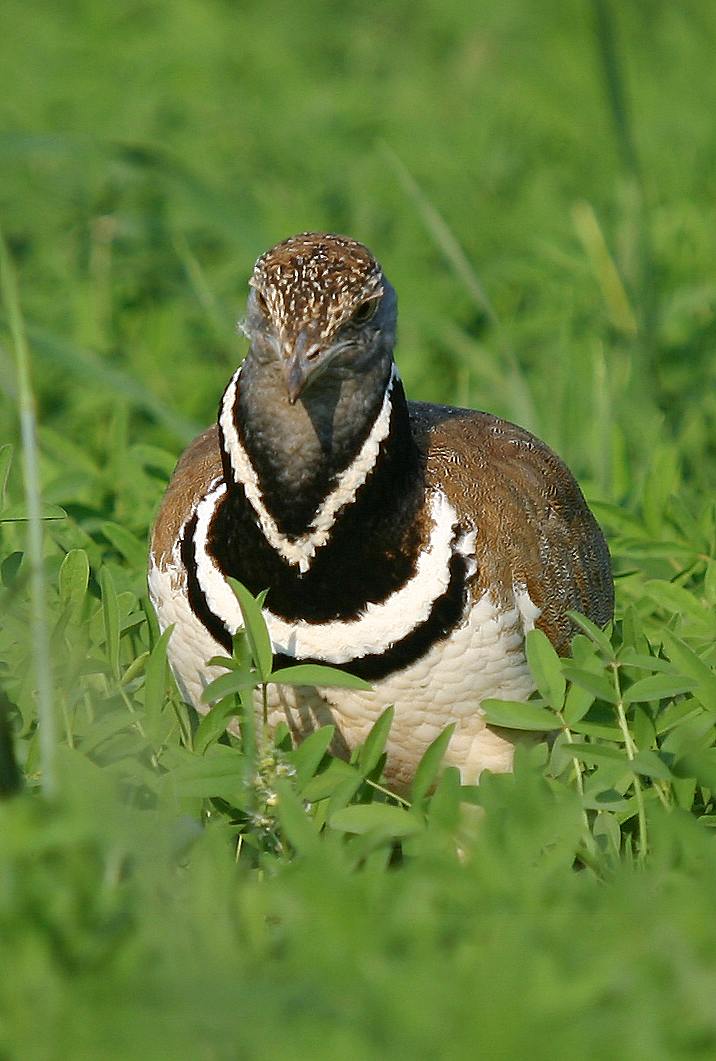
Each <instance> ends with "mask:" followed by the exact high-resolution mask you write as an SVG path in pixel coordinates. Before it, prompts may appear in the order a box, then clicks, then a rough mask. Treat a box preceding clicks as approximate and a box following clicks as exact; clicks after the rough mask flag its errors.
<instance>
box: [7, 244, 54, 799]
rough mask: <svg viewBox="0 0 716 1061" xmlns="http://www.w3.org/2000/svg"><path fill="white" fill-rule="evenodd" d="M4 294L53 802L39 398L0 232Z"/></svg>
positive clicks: (44, 755)
mask: <svg viewBox="0 0 716 1061" xmlns="http://www.w3.org/2000/svg"><path fill="white" fill-rule="evenodd" d="M0 292H1V294H2V301H3V302H4V304H5V307H6V310H7V315H8V320H9V322H10V332H11V334H12V339H13V344H14V347H15V362H16V366H17V392H18V406H19V413H20V430H21V435H22V467H23V479H24V487H25V504H26V506H27V553H28V558H29V562H30V608H31V631H32V653H33V659H34V664H35V680H36V684H37V713H38V719H39V730H40V758H41V763H42V789H43V792H44V793H45V795H46V796H48V797H50V798H52V797H54V796H55V795H56V794H57V773H56V747H57V732H56V730H57V727H56V721H55V710H54V697H53V691H52V677H51V674H50V645H49V637H48V634H47V616H46V602H45V571H44V540H43V539H44V535H43V527H42V505H41V492H40V476H39V470H38V462H37V442H36V437H35V398H34V395H33V393H32V386H31V383H30V357H29V351H28V346H27V339H26V337H25V327H24V322H23V319H22V312H21V310H20V299H19V295H18V290H17V280H16V277H15V270H14V268H13V264H12V261H11V259H10V255H9V253H8V250H7V247H6V245H5V240H4V238H3V235H2V231H0Z"/></svg>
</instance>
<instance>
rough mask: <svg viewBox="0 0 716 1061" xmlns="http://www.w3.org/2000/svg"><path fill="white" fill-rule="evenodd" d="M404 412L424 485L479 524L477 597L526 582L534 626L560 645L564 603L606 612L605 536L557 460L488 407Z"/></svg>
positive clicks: (609, 586) (600, 619)
mask: <svg viewBox="0 0 716 1061" xmlns="http://www.w3.org/2000/svg"><path fill="white" fill-rule="evenodd" d="M410 414H411V420H412V422H413V430H414V432H415V435H416V438H417V439H418V441H419V444H420V445H421V447H422V449H423V452H424V453H425V456H426V469H427V478H428V482H429V483H432V484H434V485H440V486H441V487H442V488H443V489H444V490H445V492H446V494H447V495H448V497H449V498H450V500H451V502H452V503H453V505H455V507H456V508H457V511H458V512H460V513H464V515H465V517H466V518H469V519H471V520H473V521H474V525H475V526H476V528H477V547H476V553H477V562H478V578H477V583H476V586H475V592H476V595H478V596H479V595H481V594H482V593H483V592H485V590H486V589H487V588H488V587H490V588H491V590H492V592H493V594H494V595H495V596H497V597H498V598H499V597H500V596H502V595H504V598H505V600H508V599H509V597H510V595H511V594H512V592H513V586H514V585H524V586H526V587H527V590H528V592H529V595H530V598H531V599H532V601H533V602H534V604H535V605H536V606H537V607H538V608H539V609H540V611H541V614H540V618H539V619H538V621H537V626H538V627H540V628H541V629H542V630H544V632H545V633H546V634H547V636H548V637H549V639H550V641H551V642H552V644H553V645H554V646H555V648H556V649H557V651H558V652H565V651H566V650H567V648H568V646H569V641H570V639H571V637H572V636H573V634H574V633H575V629H574V624H573V623H571V622H570V620H569V619H568V617H567V615H566V612H567V611H568V610H570V609H571V610H574V611H579V612H582V614H584V615H586V616H587V617H588V618H590V619H592V620H593V621H594V622H595V623H597V624H598V625H600V626H603V625H604V623H606V622H607V621H608V620H609V619H611V617H612V614H613V610H614V583H613V580H612V573H611V564H610V560H609V552H608V550H607V545H606V542H605V540H604V535H603V534H602V532H601V530H600V528H599V526H598V524H597V522H596V520H595V519H594V516H593V515H592V513H591V512H590V510H589V508H588V507H587V503H586V501H585V500H584V496H583V495H582V492H581V490H580V489H579V486H578V485H577V483H576V482H575V480H574V477H573V476H572V474H571V473H570V471H569V469H568V468H567V467H566V466H565V464H564V463H563V462H562V461H561V460H560V459H559V457H557V456H556V455H555V454H554V453H552V451H551V450H550V449H549V448H548V447H547V446H545V444H544V443H543V442H540V441H539V439H537V438H535V437H534V436H533V435H531V434H530V433H529V432H528V431H525V430H523V429H522V428H519V427H516V426H515V425H514V424H511V423H509V422H508V421H506V420H501V419H499V418H498V417H495V416H490V415H489V414H488V413H481V412H471V411H469V410H465V409H453V408H450V407H448V406H436V405H428V404H424V403H420V402H411V403H410Z"/></svg>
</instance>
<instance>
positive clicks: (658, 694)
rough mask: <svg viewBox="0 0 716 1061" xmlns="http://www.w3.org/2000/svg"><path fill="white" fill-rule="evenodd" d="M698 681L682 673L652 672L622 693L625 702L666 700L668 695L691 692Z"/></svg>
mask: <svg viewBox="0 0 716 1061" xmlns="http://www.w3.org/2000/svg"><path fill="white" fill-rule="evenodd" d="M696 684H697V683H696V682H695V681H694V679H693V678H684V677H683V676H682V675H680V674H652V675H650V676H649V677H648V678H640V679H639V681H638V682H634V684H633V685H632V686H630V688H629V689H627V690H626V691H625V692H623V693H622V698H623V700H624V703H625V704H633V703H635V702H637V701H638V702H641V703H643V702H644V701H646V700H665V699H666V698H667V697H672V696H678V695H679V694H680V693H689V692H691V690H692V689H693V688H694V686H695V685H696Z"/></svg>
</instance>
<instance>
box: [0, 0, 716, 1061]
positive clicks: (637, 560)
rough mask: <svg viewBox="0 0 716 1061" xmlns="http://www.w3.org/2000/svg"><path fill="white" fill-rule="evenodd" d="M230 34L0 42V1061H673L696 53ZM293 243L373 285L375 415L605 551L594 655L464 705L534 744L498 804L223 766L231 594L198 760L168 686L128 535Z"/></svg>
mask: <svg viewBox="0 0 716 1061" xmlns="http://www.w3.org/2000/svg"><path fill="white" fill-rule="evenodd" d="M274 7H275V12H274V13H275V16H276V23H275V27H273V28H270V27H267V25H266V18H265V13H264V12H263V11H261V10H259V8H258V7H257V9H256V11H255V12H254V11H251V10H248V6H247V9H246V10H238V6H237V7H234V6H232V5H230V4H228V3H226V4H222V3H218V2H217V3H211V4H209V3H205V2H203V0H182V2H180V3H174V4H170V3H168V2H162V0H156V2H154V3H150V4H143V5H142V4H138V3H137V4H131V5H127V6H126V9H125V7H124V6H122V8H121V9H120V8H118V7H115V5H106V4H102V3H99V4H97V3H95V4H89V3H84V2H80V0H77V2H75V3H72V4H68V5H54V4H50V3H49V0H47V2H44V0H34V2H33V3H32V4H30V5H28V4H20V3H14V2H11V3H9V4H8V5H7V9H6V12H5V13H4V18H5V20H6V22H7V25H8V32H7V33H5V34H4V35H3V37H4V39H3V41H2V43H0V60H1V61H2V64H3V67H4V68H5V70H6V78H7V80H8V83H12V84H13V85H15V87H16V91H15V93H14V95H13V100H17V102H13V100H8V101H6V110H7V115H8V122H7V123H6V127H7V130H8V131H7V132H6V133H4V134H3V135H2V136H0V170H1V178H2V179H1V186H2V200H1V202H0V222H1V224H2V232H3V240H2V247H1V254H2V257H1V259H0V270H1V272H0V285H1V289H2V290H1V295H2V320H1V321H0V327H1V332H0V340H1V345H0V386H2V388H3V391H4V393H5V394H6V395H7V397H8V401H7V402H6V403H5V404H4V405H3V406H2V407H0V424H1V425H2V428H1V432H2V438H3V439H7V440H8V441H7V443H5V444H3V445H2V446H0V607H1V609H2V617H3V621H2V627H1V628H0V797H2V798H0V1061H15V1059H16V1058H17V1059H19V1058H22V1059H23V1061H33V1059H38V1061H44V1059H46V1058H65V1057H72V1058H73V1061H83V1059H87V1061H90V1059H91V1061H98V1059H101V1061H111V1059H115V1058H116V1059H117V1061H120V1059H122V1061H124V1059H125V1058H128V1057H131V1058H133V1059H134V1058H136V1059H139V1061H141V1059H143V1058H147V1059H152V1061H153V1059H155V1058H157V1057H159V1056H171V1057H173V1058H176V1059H177V1061H182V1059H183V1058H186V1059H187V1061H188V1059H192V1061H194V1059H200V1058H206V1059H208V1061H223V1059H227V1061H228V1059H233V1058H244V1057H245V1058H279V1057H280V1058H281V1059H282V1061H283V1059H291V1058H296V1059H303V1058H305V1057H313V1058H318V1059H320V1058H324V1057H325V1058H328V1057H333V1056H346V1057H350V1056H359V1057H365V1058H375V1059H376V1061H378V1059H380V1061H385V1059H391V1058H401V1059H402V1058H405V1057H414V1058H418V1059H419V1058H426V1059H428V1058H435V1057H440V1058H446V1059H451V1058H455V1059H458V1058H459V1059H463V1058H465V1059H467V1058H473V1057H475V1056H480V1057H484V1058H486V1059H490V1058H496V1059H497V1058H513V1057H522V1056H530V1057H532V1058H537V1059H539V1058H545V1059H547V1058H549V1059H550V1061H551V1059H555V1061H559V1059H560V1058H567V1057H573V1056H580V1057H584V1058H594V1059H595V1061H596V1059H599V1061H604V1059H608V1058H625V1059H626V1058H629V1059H630V1061H639V1059H642V1058H643V1059H644V1061H647V1059H648V1061H660V1059H664V1061H666V1059H669V1061H671V1059H681V1058H684V1059H701V1058H703V1059H712V1058H715V1057H716V1005H714V999H716V921H715V919H714V916H713V911H714V909H715V908H716V847H715V846H714V836H713V828H714V824H715V823H716V807H715V803H714V792H716V544H715V543H716V508H715V506H714V502H713V495H714V437H716V398H715V394H716V391H715V390H714V386H713V384H714V358H713V352H714V337H715V336H716V316H715V312H716V279H715V278H714V272H713V246H714V239H715V237H716V216H715V214H714V205H713V195H712V184H713V182H712V174H713V160H714V158H716V140H715V138H714V137H715V134H714V128H713V113H714V110H715V109H716V99H714V98H713V96H714V95H715V94H716V86H714V85H713V78H712V76H710V75H711V68H712V61H713V59H712V57H713V48H714V43H715V42H716V41H715V38H716V22H715V21H714V17H713V15H712V14H706V13H705V11H704V9H703V8H702V5H701V4H700V3H698V2H696V0H693V2H684V3H683V4H680V5H671V4H666V3H664V4H662V3H658V2H655V3H653V4H651V5H639V4H636V3H634V4H625V5H622V6H621V7H620V10H619V15H620V18H619V22H618V24H617V23H615V22H614V21H613V20H612V18H611V16H610V13H609V12H610V9H609V5H608V4H606V3H604V2H600V0H594V2H593V3H592V4H586V3H585V4H584V5H582V4H573V3H568V2H567V0H561V2H560V3H557V4H554V5H543V6H542V7H539V9H538V8H537V6H536V5H530V4H528V3H523V2H518V0H514V3H512V4H507V5H505V4H503V3H498V2H497V0H495V2H494V3H486V4H484V5H483V8H484V10H483V11H482V12H481V21H479V22H476V21H475V15H474V13H473V11H472V7H469V6H468V5H466V4H465V3H464V2H463V0H452V2H448V3H443V2H441V3H439V4H438V3H435V4H432V3H428V4H425V5H424V7H423V8H421V12H420V14H413V13H411V17H410V18H408V17H407V16H408V13H409V11H408V7H407V5H403V4H400V3H396V4H395V5H393V6H392V7H390V9H389V10H387V11H386V10H385V5H380V7H379V6H378V5H370V4H369V5H368V7H369V8H370V11H369V12H367V13H365V12H363V11H362V9H361V10H359V9H358V8H357V7H355V6H354V5H352V4H346V5H341V6H340V8H339V7H337V6H334V5H330V4H328V3H322V2H320V0H311V3H309V4H308V5H307V7H308V9H309V12H310V14H311V15H312V21H311V22H310V26H309V24H308V22H307V19H306V13H305V11H303V10H301V11H299V10H298V6H296V5H291V4H289V3H288V2H285V3H279V2H277V3H276V4H275V5H274ZM294 7H295V10H294ZM547 8H549V10H547ZM647 8H648V11H647ZM410 10H411V12H412V5H411V9H410ZM62 12H64V14H63V13H62ZM80 26H81V32H80V30H79V29H78V27H80ZM246 42H250V44H247V43H246ZM316 42H318V54H319V59H318V60H317V59H316V54H317V53H316ZM620 42H621V43H620ZM236 48H239V49H240V54H239V55H237V54H236ZM623 55H626V56H627V57H628V61H627V62H626V63H625V62H624V60H623V58H622V56H623ZM68 56H69V57H71V58H72V60H73V61H72V62H66V61H65V60H66V59H67V57H68ZM666 67H668V69H669V75H670V76H669V78H668V79H665V78H664V77H663V76H662V73H661V72H662V71H663V69H664V68H666ZM60 69H61V70H62V74H63V80H62V84H61V86H60V84H59V82H58V81H57V74H58V70H60ZM699 72H700V73H701V74H702V75H703V76H702V77H699ZM600 76H601V77H602V81H600ZM118 85H119V86H121V88H122V91H121V92H118V90H117V86H118ZM256 85H261V86H262V87H263V91H262V92H260V93H257V92H255V86H256ZM695 85H698V89H697V88H696V87H695ZM376 86H379V88H380V105H378V102H377V101H376V100H375V99H374V98H373V97H372V96H371V92H373V91H375V90H376ZM709 94H710V96H711V98H709ZM307 143H310V150H307V149H306V144H307ZM278 145H281V146H280V149H279V146H278ZM217 174H220V176H218V177H217ZM705 176H706V179H704V178H705ZM318 227H321V228H325V229H328V230H338V231H345V232H349V233H350V234H351V235H354V236H356V237H358V238H360V239H362V240H365V242H366V243H367V244H368V245H369V246H371V247H372V248H373V249H374V250H375V251H376V253H377V254H378V256H379V257H380V258H381V260H383V261H384V264H385V266H386V271H388V272H389V273H390V275H391V276H392V277H393V278H394V282H395V285H396V287H397V289H398V291H399V293H400V295H401V325H402V327H401V342H400V345H399V348H398V359H399V362H400V366H401V371H402V374H403V377H404V379H405V381H406V389H407V390H408V391H409V392H410V394H411V396H413V397H416V398H434V399H437V400H447V401H451V402H455V403H460V404H469V405H474V406H481V407H485V408H489V409H490V410H491V411H494V412H496V413H499V414H501V415H505V416H507V417H508V418H509V419H512V420H515V421H517V422H519V423H522V424H524V425H525V426H526V427H528V428H529V429H531V430H533V431H535V432H536V433H537V434H539V435H540V436H541V437H543V438H545V440H546V441H547V442H548V443H549V444H550V445H551V446H553V447H554V448H555V449H557V450H558V451H559V452H560V453H561V454H562V455H563V456H564V458H565V459H566V460H567V462H568V463H569V464H570V466H571V467H572V468H573V469H574V471H575V473H576V474H577V476H578V478H579V479H580V482H581V483H582V485H583V486H584V489H585V492H586V494H587V496H588V498H589V499H590V502H591V503H592V504H593V507H594V510H595V512H596V513H597V515H598V517H599V519H600V521H601V522H602V524H603V526H604V527H605V529H606V530H607V531H608V532H609V535H610V547H611V550H612V555H613V558H614V565H615V570H616V574H617V620H616V622H615V625H614V628H613V629H610V630H607V631H604V632H603V631H600V630H598V629H597V628H595V627H594V626H592V625H590V624H589V623H587V622H583V623H582V629H581V633H580V634H579V635H578V636H577V638H576V639H575V641H574V643H573V646H572V655H571V658H569V659H565V660H560V659H558V658H557V656H556V655H555V654H554V652H553V651H552V649H551V648H550V646H549V644H548V642H547V641H546V639H545V638H544V637H543V636H541V635H540V634H539V633H538V632H535V633H533V634H532V635H530V638H529V645H528V647H529V655H530V663H531V666H532V669H533V673H534V676H535V680H536V683H537V685H538V693H537V694H536V695H535V697H534V698H533V700H532V701H530V703H529V704H526V705H518V704H508V703H499V702H496V701H495V702H492V703H491V704H489V705H488V710H489V713H490V719H491V721H492V722H493V723H495V724H497V725H502V726H508V727H509V726H516V727H518V728H521V729H524V728H527V729H533V730H535V731H542V730H545V729H549V730H551V731H552V732H553V733H554V738H553V739H552V740H551V741H550V742H549V743H548V744H544V743H543V744H540V745H538V746H536V747H534V748H531V749H529V750H522V751H521V753H520V754H519V755H518V758H517V763H516V768H515V772H514V774H513V775H511V776H491V775H484V776H483V778H482V779H481V781H480V784H479V785H478V786H474V787H466V786H461V785H460V782H459V778H458V776H457V774H456V772H455V771H453V770H447V771H445V770H441V767H440V758H441V753H442V748H443V746H444V742H445V740H446V738H447V736H448V734H444V735H443V737H441V738H439V739H438V741H436V743H435V745H434V746H433V747H432V748H431V749H430V751H429V752H428V753H427V754H426V756H425V758H424V759H423V762H422V763H421V766H420V768H419V770H418V772H417V774H416V777H415V780H414V783H413V786H412V789H411V791H410V792H408V793H406V795H405V797H404V798H400V799H398V798H395V797H393V796H391V794H390V793H389V792H388V791H387V790H386V789H385V788H384V786H383V785H382V784H381V766H382V751H383V746H384V742H385V739H386V734H387V732H388V728H389V726H390V722H391V717H390V712H387V713H386V714H385V715H384V716H383V717H382V718H381V719H380V720H379V721H378V722H377V723H376V726H375V727H374V730H373V732H372V733H371V735H370V737H369V739H368V740H367V741H366V743H365V745H364V746H363V747H362V748H360V749H358V750H357V751H356V752H355V754H354V755H353V757H352V759H351V761H350V762H349V763H344V762H340V761H338V760H334V759H332V758H331V757H330V756H329V755H328V754H327V752H326V749H327V747H328V745H329V743H330V738H331V732H330V729H328V728H327V729H324V730H320V731H318V732H317V733H316V734H314V735H313V736H312V737H311V738H310V739H309V740H308V741H306V742H305V743H304V744H303V745H301V746H300V747H299V748H296V749H293V748H291V746H290V742H289V741H288V738H287V734H286V733H278V734H276V735H275V737H274V739H273V740H271V741H269V740H268V739H267V738H266V736H265V735H264V734H263V733H262V731H261V727H260V726H259V727H253V726H247V724H246V722H244V727H243V738H242V740H239V739H238V738H235V737H233V736H229V737H227V736H226V735H225V734H224V727H225V723H226V721H227V719H228V718H229V717H231V715H232V714H238V715H239V716H240V717H243V714H244V712H243V705H245V703H246V699H247V695H248V690H249V689H250V688H251V687H252V686H261V685H262V684H265V683H266V682H269V681H271V680H272V679H273V678H274V677H277V678H280V677H281V676H280V675H276V676H274V675H273V674H272V671H271V667H272V661H271V656H270V651H268V645H267V641H266V633H265V629H264V628H263V626H262V623H261V620H260V614H259V610H258V608H257V605H256V602H255V601H254V600H253V599H252V598H250V597H248V596H247V595H246V594H245V593H243V591H242V589H241V587H237V593H238V594H239V595H240V601H241V604H242V608H243V610H244V615H245V619H246V624H247V634H246V636H243V637H241V638H239V639H238V640H237V643H236V645H235V654H234V655H235V665H234V669H232V671H231V672H230V673H229V674H228V675H227V676H226V678H222V679H220V680H219V682H218V683H216V684H215V686H214V687H213V689H212V692H211V697H210V700H211V703H212V706H211V710H210V711H209V713H208V714H207V715H206V716H205V717H204V718H203V719H202V720H201V721H199V720H198V719H197V718H195V717H192V716H191V715H190V714H189V713H188V712H187V709H186V707H185V705H183V704H182V702H181V701H180V699H179V698H178V696H177V694H176V692H175V690H174V689H173V686H172V683H171V681H170V679H169V675H168V673H167V667H166V639H165V638H164V637H159V635H158V631H157V627H156V621H155V619H154V617H153V615H152V613H151V610H150V608H149V606H148V603H147V595H146V584H145V566H146V543H147V536H148V528H149V526H150V523H151V521H152V518H153V516H154V513H155V511H156V506H157V504H158V500H159V497H160V495H161V492H162V489H163V485H164V483H165V482H166V480H167V478H168V476H169V474H170V472H171V469H172V467H173V464H174V461H175V458H176V455H177V453H178V451H179V450H180V449H181V448H182V446H183V445H184V444H185V443H186V441H187V440H188V439H189V438H190V437H191V436H192V434H193V433H194V432H195V430H196V429H197V428H198V427H200V426H203V424H204V423H207V422H208V421H209V420H210V419H211V417H212V416H213V415H214V410H215V406H216V401H217V399H218V397H219V395H220V393H221V390H222V388H223V386H224V384H225V382H226V380H227V379H228V377H229V375H230V374H231V371H233V368H234V365H235V362H236V361H237V360H238V358H239V357H240V356H241V353H242V351H241V348H240V345H239V342H238V341H237V340H236V339H235V337H234V330H235V319H236V317H237V316H238V315H239V314H240V312H241V302H242V298H243V291H244V290H245V282H246V277H247V275H248V272H249V268H250V265H251V262H252V261H253V259H254V258H255V257H256V255H257V254H258V253H259V252H260V251H261V250H263V249H265V248H266V247H268V246H269V245H271V243H272V242H275V240H276V239H278V238H280V237H281V236H285V235H287V234H289V233H290V232H294V231H299V230H300V229H302V228H318ZM454 234H457V235H458V236H459V239H456V238H455V235H454ZM485 292H488V293H489V297H488V294H486V293H485ZM177 410H181V412H178V411H177ZM284 677H285V676H284Z"/></svg>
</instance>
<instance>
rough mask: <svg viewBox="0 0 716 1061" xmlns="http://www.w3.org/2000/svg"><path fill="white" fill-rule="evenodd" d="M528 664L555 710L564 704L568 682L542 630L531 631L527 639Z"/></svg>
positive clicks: (539, 686)
mask: <svg viewBox="0 0 716 1061" xmlns="http://www.w3.org/2000/svg"><path fill="white" fill-rule="evenodd" d="M525 647H526V651H527V662H528V663H529V667H530V670H531V671H532V677H533V678H534V680H535V683H536V685H537V688H538V689H539V692H540V694H541V696H542V697H543V698H544V699H545V700H546V701H547V703H548V704H550V706H551V707H552V708H553V709H554V710H555V711H561V710H562V705H563V704H564V694H565V689H566V682H565V680H564V674H563V673H562V662H561V660H560V658H559V656H558V655H557V653H556V652H555V650H554V648H553V647H552V644H551V642H550V640H549V638H548V637H547V635H546V634H545V633H544V631H542V630H531V631H530V632H529V633H528V634H527V637H526V638H525Z"/></svg>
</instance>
